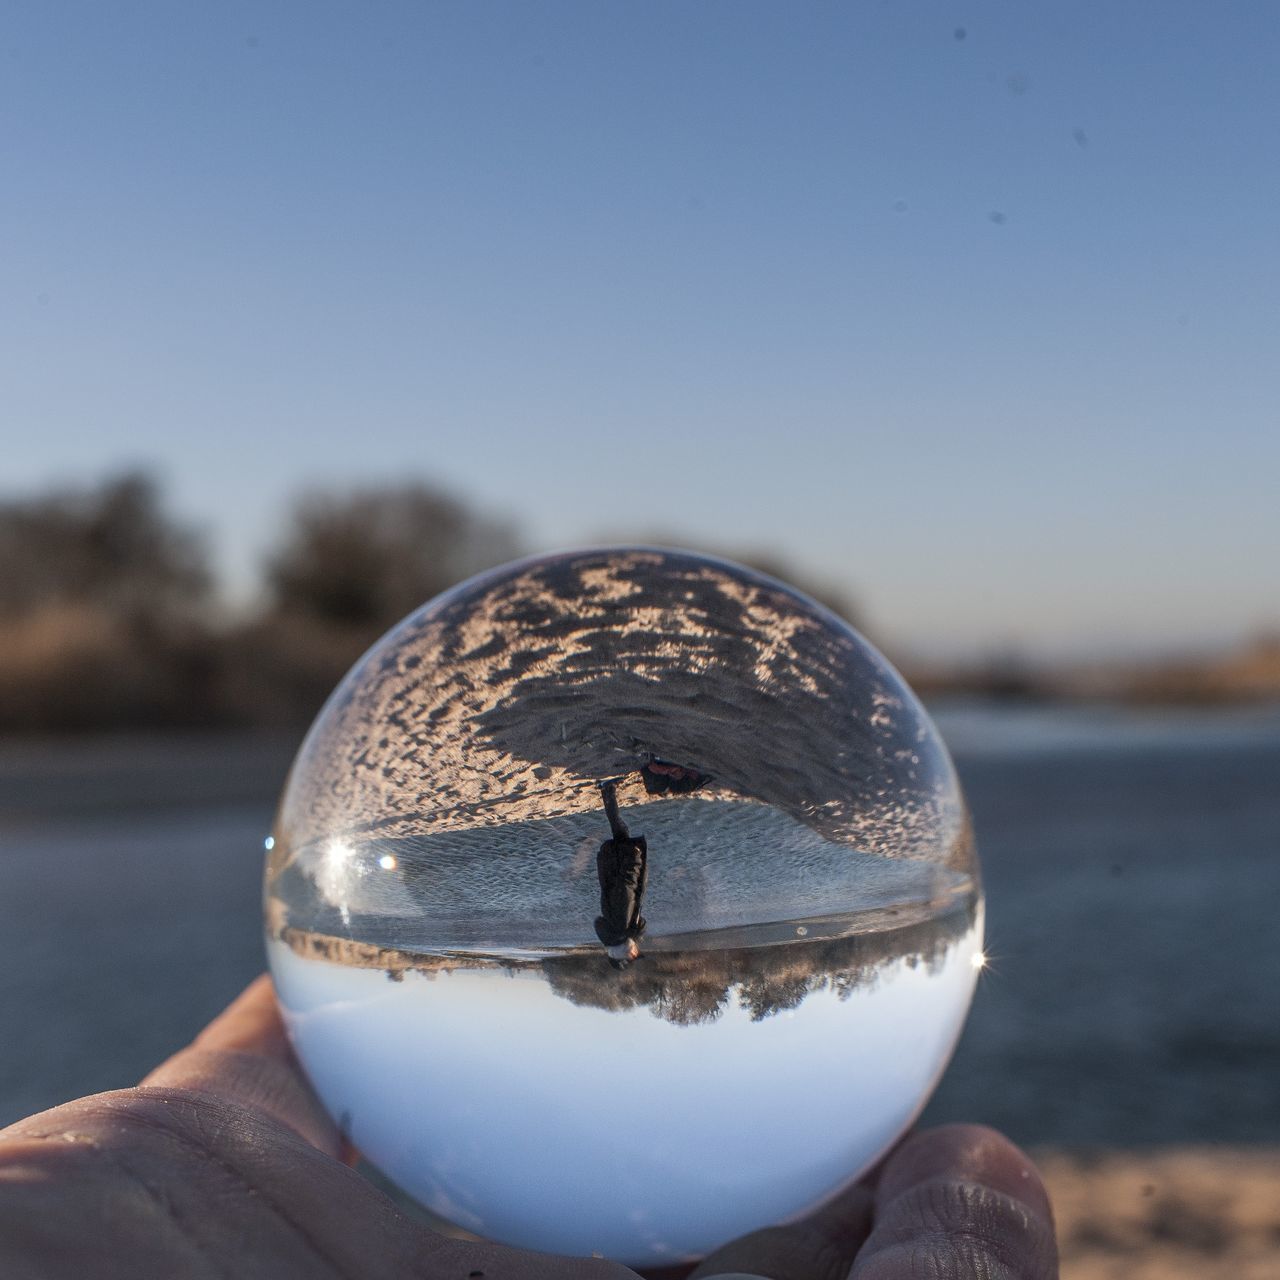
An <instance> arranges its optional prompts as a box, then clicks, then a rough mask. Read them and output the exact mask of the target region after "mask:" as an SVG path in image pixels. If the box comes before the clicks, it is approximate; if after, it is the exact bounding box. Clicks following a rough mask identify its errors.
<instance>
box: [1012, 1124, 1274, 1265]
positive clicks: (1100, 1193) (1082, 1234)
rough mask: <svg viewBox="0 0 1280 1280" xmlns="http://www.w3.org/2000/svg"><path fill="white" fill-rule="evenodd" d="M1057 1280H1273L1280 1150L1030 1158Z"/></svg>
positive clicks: (1060, 1153) (1045, 1152) (1042, 1154)
mask: <svg viewBox="0 0 1280 1280" xmlns="http://www.w3.org/2000/svg"><path fill="white" fill-rule="evenodd" d="M1034 1155H1035V1157H1036V1162H1037V1164H1038V1165H1039V1166H1040V1170H1041V1172H1042V1173H1043V1174H1044V1178H1045V1182H1046V1183H1047V1184H1048V1187H1049V1194H1050V1195H1051V1196H1052V1198H1053V1205H1054V1212H1055V1214H1056V1215H1057V1224H1058V1241H1059V1247H1060V1249H1061V1251H1062V1277H1063V1280H1193V1277H1194V1280H1275V1278H1276V1277H1277V1276H1280V1148H1277V1147H1226V1146H1224V1147H1173V1148H1165V1149H1157V1150H1153V1151H1099V1152H1072V1151H1069V1150H1062V1149H1057V1148H1050V1149H1041V1150H1038V1151H1036V1152H1035V1153H1034Z"/></svg>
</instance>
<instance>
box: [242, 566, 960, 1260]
mask: <svg viewBox="0 0 1280 1280" xmlns="http://www.w3.org/2000/svg"><path fill="white" fill-rule="evenodd" d="M273 838H274V848H271V849H270V850H269V854H268V867H267V885H266V888H267V922H268V936H269V951H270V955H271V963H272V969H273V973H274V975H275V977H276V981H277V985H278V989H279V991H280V995H281V1000H282V1004H283V1006H284V1008H285V1011H286V1017H287V1021H288V1024H289V1028H290V1033H291V1035H292V1037H293V1039H294V1042H295V1045H296V1046H297V1048H298V1051H299V1054H300V1057H301V1059H302V1061H303V1063H304V1065H305V1066H306V1069H307V1071H308V1073H309V1075H310V1076H311V1078H312V1080H313V1082H314V1083H315V1085H316V1087H317V1090H318V1092H319V1094H320V1096H321V1098H322V1100H323V1101H324V1102H325V1103H326V1105H327V1106H328V1107H329V1109H330V1110H331V1112H332V1113H333V1114H334V1115H335V1116H339V1117H344V1118H345V1124H346V1125H347V1127H348V1129H349V1133H350V1136H351V1137H352V1139H353V1141H354V1142H355V1143H356V1145H357V1146H359V1147H360V1149H361V1150H362V1151H363V1152H364V1154H365V1155H366V1156H367V1157H368V1158H369V1159H370V1160H371V1161H372V1162H373V1163H374V1164H376V1165H377V1166H378V1167H379V1168H381V1169H382V1170H383V1171H384V1172H385V1173H387V1174H388V1176H390V1177H391V1178H393V1179H394V1180H395V1181H396V1182H397V1183H399V1184H400V1185H401V1186H402V1187H404V1188H405V1189H406V1190H407V1191H409V1192H410V1194H412V1195H415V1196H416V1197H418V1198H419V1199H421V1200H422V1201H423V1202H424V1203H426V1204H427V1205H428V1206H429V1207H431V1208H432V1209H434V1210H435V1211H436V1212H438V1213H440V1214H442V1215H443V1216H445V1217H448V1218H451V1219H453V1220H454V1221H457V1222H458V1223H459V1224H460V1225H464V1226H468V1227H469V1228H470V1229H472V1230H475V1231H478V1232H480V1233H482V1234H486V1235H491V1236H494V1237H496V1238H498V1239H503V1240H508V1241H511V1242H513V1243H521V1244H527V1245H532V1246H534V1247H538V1248H542V1249H548V1250H553V1251H561V1252H574V1253H590V1252H592V1251H598V1252H601V1253H604V1254H606V1255H607V1256H611V1257H615V1258H620V1259H622V1260H625V1261H629V1262H633V1263H645V1262H648V1263H654V1262H657V1261H664V1260H665V1261H671V1260H674V1259H677V1258H683V1257H690V1256H695V1255H697V1254H699V1253H701V1252H704V1251H706V1250H707V1249H709V1248H712V1247H714V1246H715V1245H716V1244H718V1243H720V1242H721V1241H723V1240H724V1239H726V1238H728V1237H729V1236H731V1235H733V1234H736V1233H737V1232H740V1231H744V1230H749V1229H752V1228H754V1227H758V1226H762V1225H766V1224H767V1223H768V1222H771V1221H775V1220H778V1219H780V1218H782V1217H786V1216H788V1215H791V1214H794V1213H796V1212H799V1211H801V1210H803V1209H805V1208H808V1207H811V1206H812V1205H813V1204H815V1203H816V1202H818V1201H819V1200H821V1199H822V1198H823V1197H824V1196H825V1195H827V1194H830V1193H831V1192H832V1191H834V1190H835V1189H836V1188H837V1187H838V1186H839V1185H840V1184H841V1183H842V1182H844V1181H846V1180H847V1179H848V1178H849V1177H850V1176H852V1175H855V1174H856V1173H857V1172H859V1171H860V1170H861V1169H862V1168H863V1167H865V1166H866V1165H867V1164H868V1163H869V1162H870V1161H872V1160H873V1159H874V1158H875V1157H876V1156H877V1155H878V1154H879V1153H880V1152H881V1151H882V1150H883V1149H884V1148H885V1147H886V1146H887V1145H888V1144H889V1143H891V1142H892V1141H893V1140H894V1138H895V1137H896V1136H897V1135H898V1134H899V1133H900V1132H901V1130H902V1128H903V1127H904V1126H905V1125H906V1124H907V1123H909V1121H910V1119H911V1117H912V1116H913V1115H914V1114H915V1112H916V1111H917V1110H918V1109H919V1107H920V1106H922V1105H923V1102H924V1100H925V1098H926V1097H927V1094H928V1092H929V1090H930V1088H931V1087H932V1084H933V1082H934V1081H935V1079H936V1077H937V1075H938V1073H939V1072H940V1071H941V1069H942V1066H943V1065H944V1064H945V1061H946V1058H947V1056H948V1055H949V1053H950V1049H951V1046H952V1044H953V1043H954V1040H955V1037H956V1036H957V1035H958V1032H959V1028H960V1025H961V1023H962V1021H963V1017H964V1013H965V1011H966V1010H967V1007H968V1003H969V999H970V995H971V992H972V987H973V982H974V979H975V977H976V969H975V966H974V956H975V955H977V954H979V953H980V951H981V903H980V895H979V890H978V886H977V880H976V863H975V861H974V857H973V850H972V842H971V840H970V838H969V832H968V824H967V819H966V815H965V810H964V805H963V799H962V797H961V795H960V792H959V788H958V785H957V783H956V780H955V775H954V771H953V770H952V768H951V765H950V761H949V759H948V758H947V755H946V752H945V749H944V748H943V746H942V744H941V741H940V740H939V739H938V737H937V735H936V732H935V731H934V730H933V728H932V725H931V724H930V723H929V721H928V719H927V717H926V716H925V715H924V713H923V711H922V710H921V708H920V707H919V704H918V703H917V702H916V700H915V698H914V696H913V695H912V694H911V693H910V692H909V690H907V689H906V687H905V685H903V684H902V682H901V680H900V678H899V677H898V676H897V675H896V673H894V672H893V671H892V669H891V668H890V667H889V666H888V664H887V663H885V661H884V660H883V658H881V657H880V656H879V655H878V654H877V653H876V652H875V651H874V650H873V649H872V648H871V647H870V646H869V645H867V644H866V643H865V641H863V640H861V638H860V637H858V636H856V634H855V633H853V632H852V631H851V630H850V629H849V628H847V627H846V626H844V625H843V624H842V623H840V622H839V621H838V620H837V619H835V618H834V617H832V616H831V615H830V614H827V613H825V611H823V610H821V609H820V608H818V607H817V606H815V605H813V604H812V602H810V601H807V600H806V599H805V598H804V597H801V596H798V595H797V594H795V593H794V592H791V591H789V590H788V589H787V588H785V587H784V586H782V585H781V584H779V583H776V582H773V581H772V580H770V579H766V578H763V577H760V576H759V575H755V574H752V573H750V572H748V571H746V570H743V569H740V568H739V567H737V566H732V565H729V564H727V563H725V562H722V561H715V560H711V559H708V558H705V557H698V556H693V555H689V554H686V553H673V552H660V551H653V550H649V549H629V550H622V551H619V550H604V551H590V552H581V553H571V554H566V555H562V556H557V557H548V558H544V559H541V560H537V561H532V562H526V563H524V564H520V565H516V566H509V567H507V568H506V569H504V570H499V571H496V572H495V573H493V574H490V575H486V576H484V577H482V578H480V579H477V580H474V581H473V582H471V583H467V584H464V585H463V587H461V588H459V589H457V590H456V591H454V592H452V593H450V594H449V595H447V596H445V597H442V598H441V599H440V600H438V601H435V602H432V604H431V605H429V606H427V607H425V608H424V609H423V610H421V611H419V613H417V614H415V615H413V616H411V617H410V618H409V619H407V620H406V621H405V622H404V623H403V624H401V626H400V627H398V628H397V629H396V630H395V631H393V632H392V633H390V634H389V635H388V636H387V637H386V638H385V639H384V640H383V641H382V642H380V644H379V645H377V646H375V648H374V649H373V650H371V651H370V653H369V654H368V655H366V657H365V658H364V659H363V660H362V661H361V663H360V664H358V666H357V667H356V669H355V670H354V671H353V672H352V674H351V675H350V676H349V677H348V678H347V680H346V681H345V682H344V683H343V685H342V686H340V688H339V690H338V691H337V692H336V693H335V695H334V697H333V698H332V699H331V700H330V702H329V704H328V705H327V706H326V708H325V709H324V711H323V712H322V713H321V716H320V717H319V719H318V720H317V723H316V725H315V726H314V727H313V729H312V731H311V733H310V734H309V735H308V738H307V740H306V742H305V743H304V745H303V748H302V750H301V751H300V753H299V757H298V760H297V762H296V764H295V766H294V769H293V772H292V774H291V776H290V780H289V783H288V785H287V787H286V791H285V795H284V797H283V799H282V803H281V808H280V813H279V816H278V819H277V823H276V828H275V830H274V832H273ZM766 1133H767V1134H768V1135H769V1137H768V1142H769V1146H768V1147H767V1148H761V1147H760V1146H759V1145H758V1144H759V1143H760V1142H761V1135H762V1134H766ZM753 1135H754V1136H753ZM762 1149H767V1150H769V1151H770V1153H771V1154H770V1158H769V1160H768V1162H767V1164H765V1165H762V1162H761V1160H760V1159H759V1158H758V1153H759V1151H760V1150H762ZM749 1151H750V1152H755V1153H756V1155H755V1156H752V1157H751V1158H750V1159H748V1154H749Z"/></svg>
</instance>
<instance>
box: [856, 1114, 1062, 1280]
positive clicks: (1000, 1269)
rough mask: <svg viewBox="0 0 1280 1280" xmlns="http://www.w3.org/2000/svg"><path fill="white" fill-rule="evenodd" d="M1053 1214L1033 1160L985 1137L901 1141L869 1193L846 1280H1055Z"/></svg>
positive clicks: (961, 1128)
mask: <svg viewBox="0 0 1280 1280" xmlns="http://www.w3.org/2000/svg"><path fill="white" fill-rule="evenodd" d="M1057 1275H1058V1251H1057V1246H1056V1244H1055V1242H1054V1234H1053V1211H1052V1209H1051V1208H1050V1206H1049V1197H1048V1194H1047V1193H1046V1192H1045V1189H1044V1184H1043V1183H1042V1182H1041V1181H1040V1177H1039V1175H1038V1174H1037V1173H1036V1171H1035V1167H1034V1166H1033V1165H1032V1163H1031V1161H1030V1160H1028V1159H1027V1157H1026V1156H1025V1155H1023V1153H1022V1152H1021V1151H1019V1150H1018V1148H1017V1147H1015V1146H1014V1145H1013V1144H1012V1143H1011V1142H1009V1141H1008V1140H1007V1139H1005V1138H1003V1137H1001V1136H1000V1134H998V1133H996V1132H995V1131H994V1130H992V1129H984V1128H982V1127H981V1126H978V1125H946V1126H944V1127H942V1128H940V1129H930V1130H926V1131H925V1132H923V1133H919V1134H916V1135H915V1136H914V1137H911V1138H908V1139H907V1141H906V1142H904V1143H903V1144H902V1146H900V1147H899V1148H898V1149H897V1151H895V1152H894V1154H893V1155H892V1156H891V1157H890V1158H889V1160H888V1161H887V1162H886V1164H885V1166H884V1168H883V1170H882V1171H881V1174H880V1178H879V1181H878V1183H877V1186H876V1206H875V1229H874V1230H873V1231H872V1232H871V1235H870V1237H869V1238H868V1240H867V1242H866V1244H865V1245H864V1246H863V1247H862V1249H861V1250H860V1252H859V1253H858V1258H857V1261H856V1262H855V1263H854V1266H853V1271H852V1272H851V1274H850V1277H849V1280H905V1278H907V1277H913V1278H914V1277H919V1278H920V1280H925V1278H926V1277H927V1280H1056V1277H1057Z"/></svg>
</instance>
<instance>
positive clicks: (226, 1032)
mask: <svg viewBox="0 0 1280 1280" xmlns="http://www.w3.org/2000/svg"><path fill="white" fill-rule="evenodd" d="M191 1047H192V1048H195V1049H211V1050H214V1051H215V1052H235V1053H257V1054H261V1055H263V1056H264V1057H270V1058H278V1059H281V1060H288V1059H289V1058H290V1056H291V1052H292V1051H291V1050H290V1048H289V1038H288V1036H287V1035H286V1034H285V1029H284V1022H283V1020H282V1019H281V1017H280V1006H279V1005H278V1004H277V1003H276V992H275V987H274V986H273V985H272V982H271V976H270V974H266V973H263V974H259V976H258V977H256V978H255V979H254V980H253V981H252V982H251V983H250V984H249V985H248V986H247V987H246V988H245V989H244V990H243V991H242V992H241V993H240V994H239V995H238V996H237V997H236V998H235V999H234V1000H233V1001H232V1002H231V1003H230V1004H229V1005H228V1006H227V1007H226V1008H225V1009H224V1010H223V1011H222V1012H221V1013H220V1014H218V1016H217V1017H216V1018H214V1020H213V1021H212V1022H211V1023H209V1025H208V1026H207V1027H205V1028H204V1030H203V1031H201V1032H200V1034H199V1035H197V1036H196V1038H195V1040H193V1041H192V1046H191Z"/></svg>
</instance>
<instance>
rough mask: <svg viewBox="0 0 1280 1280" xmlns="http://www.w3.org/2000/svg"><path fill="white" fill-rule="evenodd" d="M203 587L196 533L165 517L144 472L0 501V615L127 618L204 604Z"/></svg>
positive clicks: (205, 573)
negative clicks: (77, 609)
mask: <svg viewBox="0 0 1280 1280" xmlns="http://www.w3.org/2000/svg"><path fill="white" fill-rule="evenodd" d="M209 586H210V575H209V570H208V564H207V561H206V557H205V552H204V548H203V546H202V545H201V543H200V541H199V539H198V538H197V537H196V535H195V534H194V533H193V532H192V531H191V530H189V529H187V528H184V527H183V526H181V525H178V524H175V523H174V522H173V521H172V520H170V519H169V517H168V516H166V515H165V513H164V512H163V510H162V509H161V504H160V498H159V492H158V489H157V486H156V483H155V481H154V480H153V479H152V478H151V477H150V476H148V475H146V474H145V473H143V472H139V471H131V472H126V473H125V474H123V475H120V476H116V477H114V478H112V479H109V480H106V481H104V482H103V483H102V484H100V485H98V486H96V487H95V488H90V489H63V490H57V491H54V492H52V493H49V494H46V495H43V496H41V497H36V498H29V499H25V500H18V501H12V502H8V503H4V504H2V505H0V616H4V617H8V618H14V617H20V616H22V615H26V614H30V613H32V612H34V611H36V610H38V609H42V608H47V607H50V606H55V605H87V606H91V607H93V608H95V609H98V610H102V611H104V612H105V613H107V614H110V615H111V616H112V617H114V618H117V619H121V620H128V621H131V622H132V621H137V620H140V619H157V618H167V617H172V616H175V615H182V614H185V613H187V612H189V611H190V610H191V609H192V608H194V607H195V606H198V605H199V604H201V603H203V601H204V600H205V599H206V597H207V594H208V591H209Z"/></svg>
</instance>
